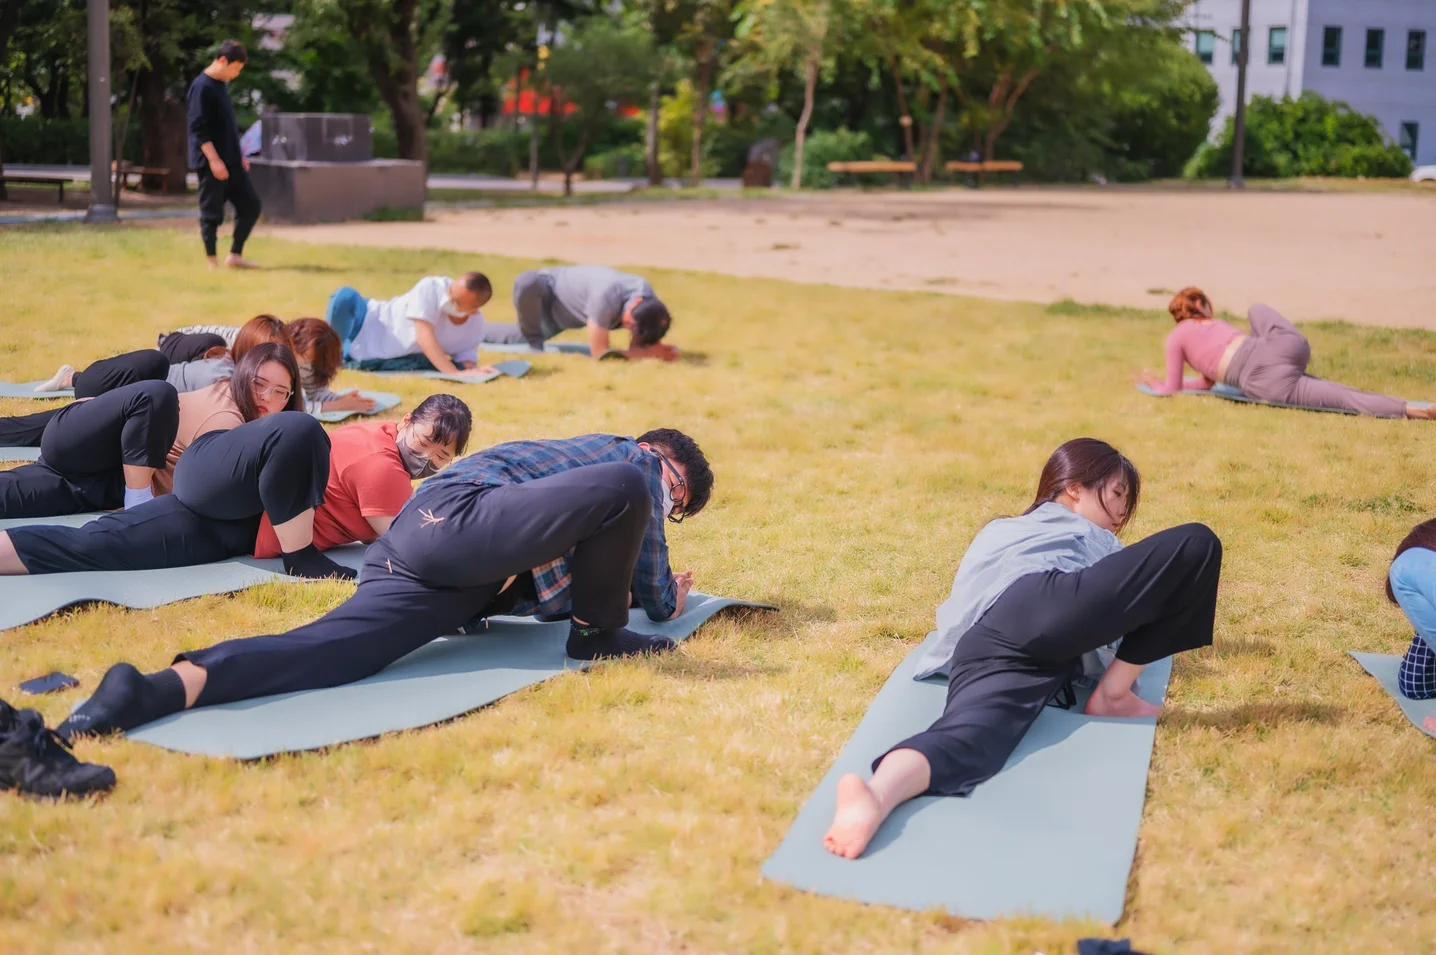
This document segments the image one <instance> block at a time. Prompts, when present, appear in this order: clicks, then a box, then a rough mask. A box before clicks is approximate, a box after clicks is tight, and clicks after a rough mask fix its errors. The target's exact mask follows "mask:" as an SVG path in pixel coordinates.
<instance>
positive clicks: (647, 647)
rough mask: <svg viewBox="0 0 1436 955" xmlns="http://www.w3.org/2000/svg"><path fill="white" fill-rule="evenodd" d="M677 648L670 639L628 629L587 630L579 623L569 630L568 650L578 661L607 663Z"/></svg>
mask: <svg viewBox="0 0 1436 955" xmlns="http://www.w3.org/2000/svg"><path fill="white" fill-rule="evenodd" d="M674 646H675V644H674V642H673V641H672V640H670V639H668V638H667V637H649V636H645V635H643V634H641V633H634V632H633V631H632V630H629V629H628V628H627V627H586V626H581V625H579V624H576V623H575V624H573V625H571V626H570V627H569V631H568V646H567V647H565V648H564V650H565V652H566V653H567V654H568V655H569V656H570V657H572V658H573V659H575V660H603V659H606V658H609V657H628V656H633V655H634V654H638V653H661V652H663V651H664V650H672V649H673V647H674Z"/></svg>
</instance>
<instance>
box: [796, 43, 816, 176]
mask: <svg viewBox="0 0 1436 955" xmlns="http://www.w3.org/2000/svg"><path fill="white" fill-rule="evenodd" d="M817 88H818V58H817V57H813V58H811V59H809V60H808V63H807V65H806V66H805V67H804V68H803V113H802V115H801V116H799V117H798V128H797V131H796V134H795V135H794V137H793V188H794V189H801V188H803V141H804V140H805V139H807V136H808V120H810V119H812V118H813V94H814V93H815V92H816V91H817Z"/></svg>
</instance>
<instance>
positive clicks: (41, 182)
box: [0, 173, 75, 206]
mask: <svg viewBox="0 0 1436 955" xmlns="http://www.w3.org/2000/svg"><path fill="white" fill-rule="evenodd" d="M74 181H75V180H74V177H73V176H12V175H10V174H9V173H4V174H0V185H9V184H10V183H12V182H13V183H19V184H22V185H29V186H55V187H57V188H58V189H59V190H60V205H62V206H63V205H64V204H65V184H66V183H70V182H74Z"/></svg>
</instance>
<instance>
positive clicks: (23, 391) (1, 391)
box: [0, 378, 75, 399]
mask: <svg viewBox="0 0 1436 955" xmlns="http://www.w3.org/2000/svg"><path fill="white" fill-rule="evenodd" d="M44 383H45V380H44V379H43V378H42V379H40V380H39V381H19V382H16V381H0V398H65V399H69V398H73V397H75V389H73V388H65V389H63V390H61V391H36V390H35V386H36V385H43V384H44Z"/></svg>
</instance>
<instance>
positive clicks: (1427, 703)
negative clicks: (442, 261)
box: [1349, 650, 1436, 738]
mask: <svg viewBox="0 0 1436 955" xmlns="http://www.w3.org/2000/svg"><path fill="white" fill-rule="evenodd" d="M1349 652H1350V653H1351V655H1352V656H1353V657H1355V658H1356V662H1357V663H1359V664H1361V666H1362V668H1363V669H1365V670H1366V672H1367V673H1370V674H1371V675H1372V676H1374V677H1376V682H1377V683H1380V684H1381V688H1382V689H1383V690H1385V691H1386V692H1387V694H1388V695H1389V696H1390V697H1391V698H1392V699H1394V700H1395V701H1396V705H1397V706H1399V707H1401V712H1402V713H1405V714H1406V718H1407V719H1408V720H1410V721H1411V725H1412V726H1414V727H1416V728H1417V729H1418V730H1420V731H1421V732H1423V733H1425V734H1426V735H1427V736H1430V737H1432V738H1436V733H1433V732H1431V731H1430V730H1428V729H1427V728H1426V727H1425V726H1423V725H1422V721H1424V720H1425V719H1426V718H1427V717H1429V716H1436V700H1413V699H1411V698H1410V697H1407V696H1402V695H1401V690H1399V689H1398V688H1397V682H1396V674H1397V671H1399V670H1400V669H1401V658H1400V657H1393V656H1389V655H1388V654H1385V653H1357V652H1356V651H1355V650H1351V651H1349Z"/></svg>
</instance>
